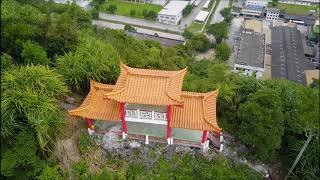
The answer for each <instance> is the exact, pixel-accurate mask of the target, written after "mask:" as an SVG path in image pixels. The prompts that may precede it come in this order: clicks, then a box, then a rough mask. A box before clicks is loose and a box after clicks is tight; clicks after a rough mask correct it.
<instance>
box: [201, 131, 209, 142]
mask: <svg viewBox="0 0 320 180" xmlns="http://www.w3.org/2000/svg"><path fill="white" fill-rule="evenodd" d="M207 135H208V131H203V133H202V140H201V143H204V142H206V141H207Z"/></svg>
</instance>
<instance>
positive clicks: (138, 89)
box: [69, 63, 221, 148]
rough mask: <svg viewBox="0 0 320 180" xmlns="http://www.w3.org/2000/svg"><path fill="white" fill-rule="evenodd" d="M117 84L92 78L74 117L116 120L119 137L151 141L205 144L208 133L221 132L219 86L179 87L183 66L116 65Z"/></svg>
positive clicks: (101, 120) (89, 128)
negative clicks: (200, 89)
mask: <svg viewBox="0 0 320 180" xmlns="http://www.w3.org/2000/svg"><path fill="white" fill-rule="evenodd" d="M120 70H121V72H120V76H119V78H118V80H117V82H116V84H115V85H111V84H101V83H98V82H94V81H90V92H89V94H88V96H87V97H86V98H85V100H84V101H83V103H82V104H81V105H80V107H78V108H77V109H74V110H71V111H69V114H70V115H72V116H78V117H83V118H85V119H86V120H87V123H88V131H89V133H90V134H92V133H94V131H95V130H94V129H93V126H92V124H93V122H96V123H98V122H100V123H101V122H102V123H105V122H106V123H107V122H113V123H119V125H120V124H121V127H122V132H120V134H119V136H120V137H121V136H122V138H123V139H126V138H127V137H129V138H130V137H131V136H132V137H134V136H135V135H136V136H140V137H144V138H145V139H146V143H147V141H149V140H153V139H154V140H159V141H161V140H163V142H166V143H168V144H169V145H170V144H173V143H179V142H180V143H181V142H186V143H188V142H189V143H196V144H197V143H198V144H199V145H201V146H203V147H204V148H205V147H208V146H209V141H208V140H207V139H208V132H212V134H213V133H214V134H218V135H219V134H220V132H221V128H219V126H218V124H217V118H216V99H217V96H218V90H215V91H211V92H207V93H198V92H187V91H182V83H183V79H184V76H185V74H186V72H187V69H186V68H185V69H182V70H178V71H163V70H150V69H137V68H131V67H128V66H126V65H125V64H122V63H121V64H120Z"/></svg>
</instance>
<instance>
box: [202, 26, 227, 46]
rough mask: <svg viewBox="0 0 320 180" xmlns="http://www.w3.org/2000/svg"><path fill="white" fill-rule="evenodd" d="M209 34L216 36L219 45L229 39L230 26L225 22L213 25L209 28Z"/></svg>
mask: <svg viewBox="0 0 320 180" xmlns="http://www.w3.org/2000/svg"><path fill="white" fill-rule="evenodd" d="M207 33H209V34H212V35H214V37H215V38H216V40H217V43H221V42H222V40H223V39H226V38H228V24H227V23H226V22H224V21H223V22H220V23H216V24H211V25H210V26H209V27H208V30H207Z"/></svg>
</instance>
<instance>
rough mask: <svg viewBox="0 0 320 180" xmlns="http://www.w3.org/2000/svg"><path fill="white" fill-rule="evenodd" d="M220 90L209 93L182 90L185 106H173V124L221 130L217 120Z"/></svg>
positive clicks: (199, 128)
mask: <svg viewBox="0 0 320 180" xmlns="http://www.w3.org/2000/svg"><path fill="white" fill-rule="evenodd" d="M217 96H218V90H215V91H212V92H209V93H195V92H182V101H183V107H173V110H172V121H171V126H172V127H175V128H185V129H194V130H213V131H220V130H221V129H220V128H219V126H218V124H217V120H216V100H217Z"/></svg>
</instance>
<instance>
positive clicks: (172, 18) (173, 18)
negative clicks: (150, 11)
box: [157, 1, 189, 25]
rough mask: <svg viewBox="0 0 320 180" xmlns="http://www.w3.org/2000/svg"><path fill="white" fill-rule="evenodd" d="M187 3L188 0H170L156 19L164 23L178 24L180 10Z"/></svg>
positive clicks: (180, 16) (180, 15)
mask: <svg viewBox="0 0 320 180" xmlns="http://www.w3.org/2000/svg"><path fill="white" fill-rule="evenodd" d="M188 4H189V2H188V1H170V2H169V3H168V4H167V5H166V6H165V7H164V8H163V9H162V10H161V11H160V12H159V14H158V18H157V21H158V22H160V23H164V24H172V25H178V24H179V22H180V20H181V18H182V11H183V9H184V8H185V7H186V6H187V5H188Z"/></svg>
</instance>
